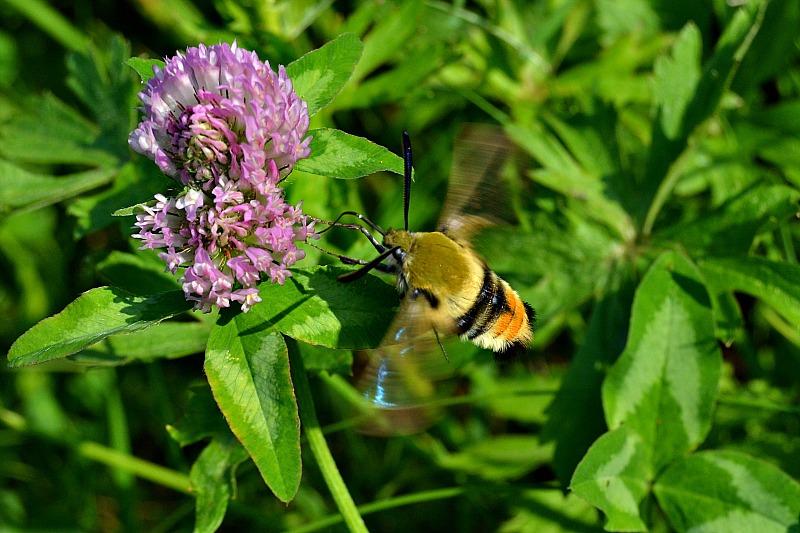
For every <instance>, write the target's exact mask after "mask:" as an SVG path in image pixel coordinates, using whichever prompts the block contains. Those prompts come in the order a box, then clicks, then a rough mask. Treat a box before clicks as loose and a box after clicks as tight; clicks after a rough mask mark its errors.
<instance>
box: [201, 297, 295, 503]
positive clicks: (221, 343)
mask: <svg viewBox="0 0 800 533" xmlns="http://www.w3.org/2000/svg"><path fill="white" fill-rule="evenodd" d="M256 307H259V306H256ZM253 309H255V307H254V308H253ZM204 369H205V372H206V376H207V377H208V382H209V384H210V385H211V391H212V393H213V394H214V399H215V400H216V401H217V405H219V408H220V410H221V411H222V413H223V414H224V415H225V418H226V419H227V420H228V425H230V428H231V430H232V431H233V433H234V434H235V435H236V437H237V438H238V439H239V442H241V443H242V445H243V446H244V447H245V449H247V452H248V453H249V454H250V457H252V458H253V461H254V462H255V464H256V467H257V468H258V470H259V471H260V472H261V476H262V477H263V478H264V481H266V483H267V485H268V486H269V488H270V489H271V490H272V492H273V493H275V496H277V497H278V498H279V499H280V500H281V501H284V502H288V501H290V500H291V499H292V498H294V495H295V493H297V489H298V487H299V485H300V474H301V464H300V419H299V418H298V414H297V403H296V402H295V398H294V389H293V388H292V379H291V377H290V375H289V353H288V351H287V348H286V343H285V342H284V340H283V336H282V335H281V334H280V333H278V332H276V331H272V330H270V329H269V328H268V326H265V324H264V322H263V321H262V320H261V319H260V317H258V316H257V315H256V314H254V313H252V312H250V313H246V314H245V313H239V314H236V315H235V316H233V317H231V313H225V314H223V315H221V316H220V320H219V322H218V324H217V326H216V327H215V328H214V329H213V330H212V331H211V336H210V337H209V339H208V349H207V350H206V361H205V365H204Z"/></svg>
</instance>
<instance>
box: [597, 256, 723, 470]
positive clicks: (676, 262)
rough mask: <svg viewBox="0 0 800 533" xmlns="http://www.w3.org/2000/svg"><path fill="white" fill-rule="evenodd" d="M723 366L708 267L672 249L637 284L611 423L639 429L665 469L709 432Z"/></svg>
mask: <svg viewBox="0 0 800 533" xmlns="http://www.w3.org/2000/svg"><path fill="white" fill-rule="evenodd" d="M720 371H721V355H720V351H719V347H718V346H717V341H716V338H715V335H714V322H713V318H712V314H711V303H710V300H709V297H708V293H707V292H706V289H705V287H704V286H703V284H702V278H701V277H700V273H699V271H698V269H697V267H696V266H695V265H694V264H693V263H691V262H690V261H689V260H688V259H686V258H685V257H683V256H681V255H678V254H675V253H670V252H668V253H665V254H664V255H662V256H661V257H660V258H659V259H658V260H657V261H656V262H655V263H654V264H653V266H652V267H651V268H650V270H649V271H648V273H647V274H646V276H645V277H644V279H643V280H642V282H641V284H640V285H639V287H638V288H637V290H636V294H635V296H634V300H633V310H632V313H631V325H630V331H629V334H628V342H627V344H626V346H625V351H624V352H623V353H622V355H621V356H620V358H619V359H618V360H617V362H616V363H615V364H614V366H613V367H612V368H611V370H610V371H609V373H608V376H607V377H606V380H605V382H604V383H603V409H604V411H605V413H606V422H607V423H608V427H609V428H612V429H614V428H618V427H620V426H623V425H624V426H625V427H626V428H628V429H630V430H631V431H635V432H637V433H638V434H639V435H640V436H641V439H642V442H643V444H644V446H645V449H646V451H647V454H648V456H649V460H650V461H652V471H653V472H657V471H658V470H659V469H660V468H662V467H663V466H664V465H666V464H668V463H669V462H670V461H672V460H673V459H674V458H676V457H678V456H681V455H683V454H685V453H686V452H688V451H690V450H692V449H693V448H695V447H696V446H697V445H698V444H700V443H701V442H702V441H703V439H704V438H705V436H706V434H707V433H708V430H709V429H710V427H711V413H712V408H713V402H714V399H715V397H716V393H717V386H718V381H719V376H720Z"/></svg>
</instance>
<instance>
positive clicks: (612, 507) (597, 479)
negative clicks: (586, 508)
mask: <svg viewBox="0 0 800 533" xmlns="http://www.w3.org/2000/svg"><path fill="white" fill-rule="evenodd" d="M652 475H653V473H652V470H651V469H650V457H649V452H648V450H647V449H646V447H645V446H644V443H643V442H642V440H641V438H640V437H639V435H638V434H636V432H634V431H633V430H632V429H630V428H628V427H626V426H622V427H620V428H617V429H615V430H614V431H611V432H609V433H606V434H604V435H603V436H602V437H600V438H599V439H597V441H596V442H595V443H594V444H593V445H592V447H591V448H589V451H588V452H587V453H586V456H585V457H584V458H583V460H582V461H581V462H580V464H579V465H578V468H576V469H575V475H573V476H572V482H571V483H570V488H571V489H572V490H573V491H574V492H575V494H577V495H578V496H580V497H581V498H583V499H584V500H586V501H587V502H589V503H591V504H592V505H594V506H595V507H598V508H599V509H600V510H602V511H603V512H604V513H605V515H606V518H607V522H606V525H605V529H606V531H646V530H647V526H645V524H644V522H643V521H642V519H641V517H640V515H639V503H640V502H641V501H642V499H643V498H644V497H645V495H646V494H647V490H648V487H649V484H650V480H651V479H652Z"/></svg>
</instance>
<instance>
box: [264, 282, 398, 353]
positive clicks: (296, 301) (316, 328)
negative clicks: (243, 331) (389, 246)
mask: <svg viewBox="0 0 800 533" xmlns="http://www.w3.org/2000/svg"><path fill="white" fill-rule="evenodd" d="M346 272H350V270H348V269H346V268H342V267H332V266H328V267H315V268H312V269H308V270H292V273H293V276H292V277H291V278H289V279H287V280H286V282H285V283H284V284H283V285H276V284H273V283H269V282H265V283H262V284H260V285H259V288H260V289H261V298H262V299H263V300H264V301H263V303H261V304H258V305H256V306H254V307H253V308H252V309H251V310H250V312H249V313H248V315H252V316H254V317H257V318H258V320H261V321H264V322H268V323H270V324H272V325H274V326H275V327H277V328H278V329H279V330H280V331H281V332H283V333H284V334H285V335H288V336H289V337H292V338H293V339H297V340H299V341H302V342H307V343H310V344H315V345H321V346H327V347H328V348H339V349H353V350H361V349H366V348H375V347H377V346H378V345H379V344H380V342H381V340H383V336H384V334H385V333H386V330H387V329H388V327H389V323H390V322H391V320H392V318H394V308H395V306H396V305H397V293H396V292H395V290H394V288H393V287H392V286H391V285H389V284H388V283H385V282H384V281H382V280H381V279H380V278H378V277H376V276H371V275H368V276H364V277H363V278H361V279H360V280H358V281H354V282H351V283H341V282H339V281H337V280H336V277H337V276H339V275H341V274H344V273H346Z"/></svg>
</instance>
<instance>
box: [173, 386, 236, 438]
mask: <svg viewBox="0 0 800 533" xmlns="http://www.w3.org/2000/svg"><path fill="white" fill-rule="evenodd" d="M190 390H191V395H190V396H189V403H188V404H187V405H186V408H185V409H184V411H183V415H182V416H181V418H180V419H179V420H178V421H177V422H176V423H175V424H174V425H168V426H167V433H169V436H170V437H171V438H172V440H174V441H175V442H177V443H178V445H179V446H181V447H183V446H188V445H189V444H194V443H195V442H199V441H201V440H203V439H207V438H209V437H219V438H222V439H223V440H224V439H225V438H226V437H229V436H232V435H233V434H232V433H231V429H230V427H229V426H228V424H227V423H226V422H225V418H224V417H223V416H222V413H221V412H220V410H219V406H218V405H217V403H216V402H215V401H214V397H213V396H212V395H211V388H210V387H209V386H207V385H195V386H193V387H192V388H191V389H190Z"/></svg>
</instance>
